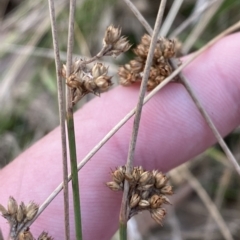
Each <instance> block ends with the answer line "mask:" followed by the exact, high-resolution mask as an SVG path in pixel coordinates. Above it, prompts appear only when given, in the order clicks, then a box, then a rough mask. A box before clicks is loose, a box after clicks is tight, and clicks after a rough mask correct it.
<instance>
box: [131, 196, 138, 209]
mask: <svg viewBox="0 0 240 240" xmlns="http://www.w3.org/2000/svg"><path fill="white" fill-rule="evenodd" d="M139 201H140V196H139V195H138V194H136V193H135V194H133V195H132V197H131V200H130V208H134V207H136V206H137V205H138V203H139Z"/></svg>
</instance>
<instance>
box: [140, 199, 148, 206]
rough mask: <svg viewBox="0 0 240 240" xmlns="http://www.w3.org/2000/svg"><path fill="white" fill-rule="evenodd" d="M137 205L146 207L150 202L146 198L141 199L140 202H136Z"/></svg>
mask: <svg viewBox="0 0 240 240" xmlns="http://www.w3.org/2000/svg"><path fill="white" fill-rule="evenodd" d="M138 206H140V207H142V208H146V207H149V206H150V203H149V202H148V201H147V200H144V199H141V200H140V202H139V203H138Z"/></svg>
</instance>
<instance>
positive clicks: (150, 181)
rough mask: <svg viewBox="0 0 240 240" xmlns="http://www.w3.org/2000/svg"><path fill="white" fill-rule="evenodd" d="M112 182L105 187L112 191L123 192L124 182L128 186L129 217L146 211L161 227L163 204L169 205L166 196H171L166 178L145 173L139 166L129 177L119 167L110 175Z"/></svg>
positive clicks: (149, 172) (170, 189) (152, 173)
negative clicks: (127, 183)
mask: <svg viewBox="0 0 240 240" xmlns="http://www.w3.org/2000/svg"><path fill="white" fill-rule="evenodd" d="M111 175H112V181H111V182H108V183H107V186H108V187H109V188H110V189H111V190H113V191H123V189H124V181H125V180H127V181H128V182H129V185H130V190H129V193H128V205H129V207H130V216H129V218H131V217H132V216H133V215H135V214H137V213H139V212H141V211H143V210H148V211H149V212H150V214H151V217H152V218H153V219H154V220H155V221H156V222H157V223H159V224H161V225H162V220H163V218H164V217H165V215H166V210H165V209H164V208H162V205H163V204H170V201H169V199H168V198H167V196H166V195H172V194H173V190H172V186H170V185H167V182H168V178H167V176H166V175H164V174H163V173H161V172H159V171H157V170H153V171H145V170H144V169H143V168H142V167H141V166H140V167H134V168H133V170H132V172H131V175H130V176H129V175H126V167H125V166H120V167H118V168H117V169H116V170H115V171H113V172H112V173H111Z"/></svg>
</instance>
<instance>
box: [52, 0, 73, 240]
mask: <svg viewBox="0 0 240 240" xmlns="http://www.w3.org/2000/svg"><path fill="white" fill-rule="evenodd" d="M49 12H50V18H51V27H52V36H53V48H54V55H55V65H56V74H57V86H58V108H59V118H60V126H61V141H62V142H61V143H62V165H63V198H64V227H65V239H66V240H70V224H69V193H68V164H67V143H66V130H65V114H66V112H65V104H64V88H63V83H62V77H61V61H60V55H59V45H58V38H57V28H56V17H55V7H54V1H53V0H49Z"/></svg>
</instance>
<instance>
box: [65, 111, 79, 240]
mask: <svg viewBox="0 0 240 240" xmlns="http://www.w3.org/2000/svg"><path fill="white" fill-rule="evenodd" d="M71 110H72V109H69V111H68V113H67V130H68V142H69V153H70V162H71V173H72V189H73V204H74V217H75V231H76V239H78V240H80V239H82V223H81V207H80V192H79V183H78V169H77V155H76V141H75V131H74V121H73V113H72V112H71Z"/></svg>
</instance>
